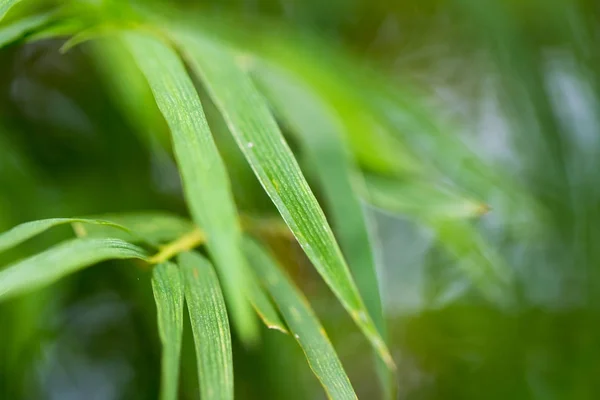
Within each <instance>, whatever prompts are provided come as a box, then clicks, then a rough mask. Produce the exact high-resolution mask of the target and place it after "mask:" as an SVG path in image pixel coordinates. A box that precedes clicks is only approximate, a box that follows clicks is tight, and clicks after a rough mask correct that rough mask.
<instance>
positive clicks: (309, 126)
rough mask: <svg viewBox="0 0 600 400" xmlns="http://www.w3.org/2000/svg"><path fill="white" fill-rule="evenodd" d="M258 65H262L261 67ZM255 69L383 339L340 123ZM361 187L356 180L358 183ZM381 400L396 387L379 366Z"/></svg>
mask: <svg viewBox="0 0 600 400" xmlns="http://www.w3.org/2000/svg"><path fill="white" fill-rule="evenodd" d="M261 67H262V66H261ZM261 67H258V68H257V69H256V71H255V74H254V76H255V77H256V78H257V80H258V82H259V83H260V85H259V86H260V88H261V89H262V91H263V93H265V95H266V96H267V98H268V99H269V101H270V103H271V104H272V106H273V107H274V108H275V111H276V113H277V114H278V115H280V117H281V119H282V120H283V121H284V122H285V123H287V124H288V126H289V127H290V128H291V129H292V131H293V132H295V133H296V134H297V137H298V139H299V144H300V146H301V149H300V150H301V151H302V152H303V153H304V154H306V155H307V157H308V162H309V163H310V165H312V166H313V167H314V168H315V171H316V172H317V173H316V174H315V178H316V179H317V181H318V182H319V183H320V188H321V190H322V192H323V195H324V199H325V201H326V205H327V207H328V209H329V211H330V215H331V218H332V224H333V228H334V230H335V232H336V234H337V237H338V238H339V240H340V244H341V247H342V250H343V251H344V253H345V254H346V256H347V259H348V264H349V266H350V270H351V271H352V274H353V276H354V278H355V279H356V283H357V286H358V289H359V291H360V293H361V295H362V297H363V299H364V301H365V305H366V307H367V310H368V311H369V314H370V315H371V317H372V318H373V321H374V322H375V325H376V326H377V329H378V330H379V333H380V334H381V336H382V337H384V338H385V337H386V331H385V320H384V315H383V308H382V304H381V296H380V294H379V283H378V279H377V272H376V269H375V263H374V258H373V252H372V249H371V244H370V238H369V233H368V230H367V224H366V221H365V216H364V213H363V207H362V204H361V201H360V199H359V197H358V195H357V194H356V191H355V187H354V186H355V185H356V184H357V182H353V178H354V179H355V180H356V179H357V177H358V173H357V171H356V167H355V165H354V163H353V159H352V156H351V155H350V154H349V151H348V149H346V146H345V142H344V138H343V135H342V133H341V132H340V131H341V129H342V128H341V127H342V126H343V125H342V124H340V123H339V121H338V120H337V119H336V118H335V113H334V112H333V111H332V110H331V109H330V108H328V107H327V105H326V104H324V103H323V102H322V101H320V99H319V98H318V97H317V96H315V95H314V93H312V92H311V91H310V90H309V89H308V88H307V87H305V86H303V85H302V84H301V82H300V81H298V80H296V79H293V77H292V76H290V75H289V74H285V73H284V72H283V71H279V70H277V69H275V68H273V67H271V68H266V67H262V68H261ZM358 183H360V182H358ZM379 374H380V378H381V380H382V387H383V389H384V391H385V392H386V394H385V396H384V397H385V398H388V399H390V398H394V397H395V395H394V392H395V390H394V389H395V386H396V385H395V383H393V382H392V380H393V378H392V376H391V374H390V372H389V371H387V368H386V367H385V365H379Z"/></svg>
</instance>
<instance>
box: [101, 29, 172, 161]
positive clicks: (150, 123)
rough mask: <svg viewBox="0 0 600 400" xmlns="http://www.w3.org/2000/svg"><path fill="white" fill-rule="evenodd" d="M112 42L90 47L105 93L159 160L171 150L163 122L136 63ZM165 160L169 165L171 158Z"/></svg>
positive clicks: (104, 40) (118, 43) (106, 40)
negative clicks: (105, 89)
mask: <svg viewBox="0 0 600 400" xmlns="http://www.w3.org/2000/svg"><path fill="white" fill-rule="evenodd" d="M112 39H113V38H112V37H110V38H107V39H103V40H96V41H94V42H93V43H92V46H91V48H92V55H93V57H94V59H95V61H96V65H98V67H99V71H100V74H101V77H102V78H103V80H104V81H105V82H106V86H107V92H108V93H109V94H110V95H111V98H112V101H113V102H114V103H115V104H116V105H117V106H119V108H120V110H121V114H122V115H123V117H124V118H126V119H127V121H128V122H129V124H130V125H131V126H132V127H134V128H135V131H136V133H137V134H138V135H139V136H140V138H141V139H142V140H143V142H144V143H145V144H146V145H147V146H148V147H150V149H151V150H152V151H153V153H154V155H155V156H161V155H163V154H164V153H165V149H168V148H169V147H170V137H169V134H168V129H167V126H166V124H165V121H164V119H163V117H162V115H161V114H160V111H159V110H158V108H157V107H156V103H155V102H154V97H153V96H152V92H151V90H150V87H149V86H148V82H147V81H146V79H145V78H144V76H143V75H141V74H140V70H139V68H138V67H137V65H136V64H135V60H134V59H133V57H132V56H131V54H130V53H129V51H128V50H127V49H126V48H125V46H123V43H121V42H119V41H115V40H112ZM164 158H167V156H166V154H165V156H164ZM168 159H169V162H170V161H171V160H170V157H168ZM159 161H162V159H159ZM165 162H166V161H165Z"/></svg>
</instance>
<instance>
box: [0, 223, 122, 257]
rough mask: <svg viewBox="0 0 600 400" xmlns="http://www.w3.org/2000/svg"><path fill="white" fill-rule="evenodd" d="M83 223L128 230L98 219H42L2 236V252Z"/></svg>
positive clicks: (0, 238)
mask: <svg viewBox="0 0 600 400" xmlns="http://www.w3.org/2000/svg"><path fill="white" fill-rule="evenodd" d="M72 223H82V224H95V225H104V226H108V227H111V229H114V230H117V231H122V232H127V229H126V228H124V227H123V226H120V225H119V224H115V223H113V222H110V221H103V220H98V219H85V218H49V219H41V220H37V221H30V222H25V223H22V224H20V225H17V226H15V227H14V228H12V229H10V230H8V231H6V232H4V233H2V234H0V252H2V251H4V250H7V249H10V248H11V247H15V246H17V245H18V244H21V243H23V242H24V241H26V240H27V239H31V238H32V237H34V236H36V235H39V234H40V233H43V232H44V231H46V230H48V229H50V228H52V227H55V226H58V225H63V224H72Z"/></svg>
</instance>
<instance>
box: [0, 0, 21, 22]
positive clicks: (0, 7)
mask: <svg viewBox="0 0 600 400" xmlns="http://www.w3.org/2000/svg"><path fill="white" fill-rule="evenodd" d="M19 1H21V0H0V21H2V18H4V16H5V15H6V13H7V12H8V10H10V9H11V7H12V6H14V5H15V4H17V3H18V2H19Z"/></svg>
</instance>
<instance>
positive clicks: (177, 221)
mask: <svg viewBox="0 0 600 400" xmlns="http://www.w3.org/2000/svg"><path fill="white" fill-rule="evenodd" d="M91 218H97V219H101V220H106V221H110V222H113V223H115V224H118V225H120V226H123V227H125V228H127V229H128V230H129V232H127V231H125V230H122V229H116V228H115V227H113V226H109V225H85V226H78V227H77V231H78V232H79V233H80V235H82V236H89V237H112V238H118V239H122V240H125V241H127V242H132V243H135V242H139V241H144V242H147V243H149V244H152V245H158V244H160V243H165V242H170V241H173V240H175V239H177V238H178V237H180V236H182V235H185V234H186V233H189V232H191V231H193V230H194V228H195V225H194V224H193V223H192V222H191V221H189V220H187V219H185V218H182V217H180V216H178V215H175V214H171V213H168V212H163V211H139V212H127V213H116V214H102V215H96V216H93V217H91Z"/></svg>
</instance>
